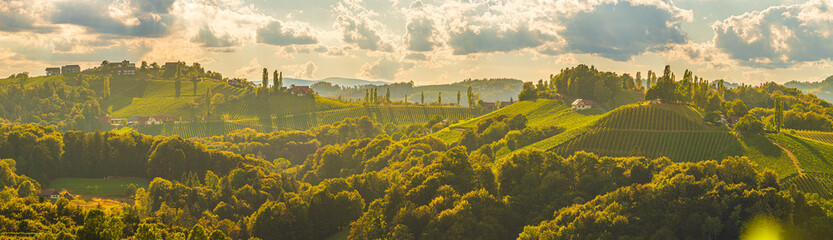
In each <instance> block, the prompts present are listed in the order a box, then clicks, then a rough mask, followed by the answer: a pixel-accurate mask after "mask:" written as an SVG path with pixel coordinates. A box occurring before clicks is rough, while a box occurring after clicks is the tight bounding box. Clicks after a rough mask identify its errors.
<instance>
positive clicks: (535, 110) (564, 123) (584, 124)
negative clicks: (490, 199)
mask: <svg viewBox="0 0 833 240" xmlns="http://www.w3.org/2000/svg"><path fill="white" fill-rule="evenodd" d="M502 114H508V115H515V114H523V115H525V116H526V118H527V124H526V125H527V126H529V127H535V128H542V127H549V126H558V127H563V128H564V129H566V130H565V131H564V132H562V133H559V134H557V135H555V136H552V137H549V138H547V139H544V140H542V141H538V142H535V143H533V144H530V145H527V146H524V147H522V148H519V149H516V150H514V151H511V152H500V153H498V154H497V156H496V159H501V158H504V157H506V156H511V154H513V153H516V152H519V151H523V150H529V149H533V148H534V149H550V148H553V147H555V146H558V145H559V144H561V143H563V142H566V141H568V140H570V139H572V138H574V137H576V136H578V135H580V134H582V133H584V131H586V130H587V128H588V127H589V126H592V125H593V124H594V123H595V122H596V121H597V120H599V119H601V117H603V116H604V115H605V113H604V112H602V111H601V110H599V109H589V110H582V111H578V112H576V111H573V110H572V109H571V107H570V106H569V105H567V104H565V103H564V102H562V101H556V100H549V99H538V100H535V101H520V102H516V103H514V104H512V105H509V106H507V107H504V108H501V109H499V110H497V111H494V112H491V113H488V114H486V115H483V116H480V117H477V118H472V119H469V120H466V121H462V122H460V123H457V124H454V125H451V126H450V127H449V129H446V130H443V131H440V132H437V133H434V134H432V136H434V137H437V138H439V139H441V140H443V141H444V142H446V143H448V144H451V143H455V142H457V141H459V140H460V138H461V136H462V131H463V130H464V129H466V128H473V127H475V126H476V125H477V122H479V121H480V120H482V119H486V118H491V117H495V116H499V115H502Z"/></svg>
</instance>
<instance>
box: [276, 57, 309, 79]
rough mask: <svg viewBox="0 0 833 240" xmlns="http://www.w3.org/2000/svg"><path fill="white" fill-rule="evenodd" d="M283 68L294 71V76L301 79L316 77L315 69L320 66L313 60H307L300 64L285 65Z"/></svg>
mask: <svg viewBox="0 0 833 240" xmlns="http://www.w3.org/2000/svg"><path fill="white" fill-rule="evenodd" d="M283 68H285V69H286V70H287V71H288V72H292V73H293V75H292V76H293V77H295V78H300V79H314V78H315V71H316V70H318V66H317V65H315V63H313V62H312V61H307V62H306V63H304V64H298V65H287V66H283Z"/></svg>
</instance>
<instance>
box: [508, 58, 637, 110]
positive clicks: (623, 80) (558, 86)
mask: <svg viewBox="0 0 833 240" xmlns="http://www.w3.org/2000/svg"><path fill="white" fill-rule="evenodd" d="M549 81H550V84H545V83H543V82H540V83H539V86H540V87H538V89H537V90H538V91H539V92H541V91H543V90H546V89H553V90H555V91H556V92H557V93H558V94H560V95H564V96H568V99H578V98H581V99H590V100H594V101H596V102H598V103H602V104H606V105H611V106H618V105H621V104H627V103H618V102H617V101H616V100H617V99H615V98H614V96H615V95H617V94H618V93H621V92H627V91H630V90H635V89H636V85H635V84H634V79H633V78H632V77H631V76H630V75H628V74H624V75H618V74H616V73H613V72H601V71H599V70H596V68H595V67H593V66H590V67H588V66H587V65H584V64H579V65H578V66H576V67H573V68H567V69H562V70H561V72H560V73H559V74H557V75H554V76H551V77H550V79H549ZM519 99H520V98H519Z"/></svg>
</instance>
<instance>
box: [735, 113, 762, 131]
mask: <svg viewBox="0 0 833 240" xmlns="http://www.w3.org/2000/svg"><path fill="white" fill-rule="evenodd" d="M732 131H735V132H739V133H741V134H746V135H757V134H761V133H763V132H764V124H763V123H761V121H760V120H758V119H757V118H755V116H752V115H746V116H745V117H742V118H740V120H738V122H737V123H735V127H734V128H732Z"/></svg>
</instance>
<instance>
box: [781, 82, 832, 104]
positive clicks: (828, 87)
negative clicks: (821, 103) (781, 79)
mask: <svg viewBox="0 0 833 240" xmlns="http://www.w3.org/2000/svg"><path fill="white" fill-rule="evenodd" d="M784 86H787V87H791V88H796V89H798V90H801V91H802V92H804V93H812V94H815V95H816V96H818V97H819V98H821V99H824V100H825V101H827V102H833V76H830V77H827V79H824V80H823V81H820V82H799V81H790V82H788V83H785V84H784Z"/></svg>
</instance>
